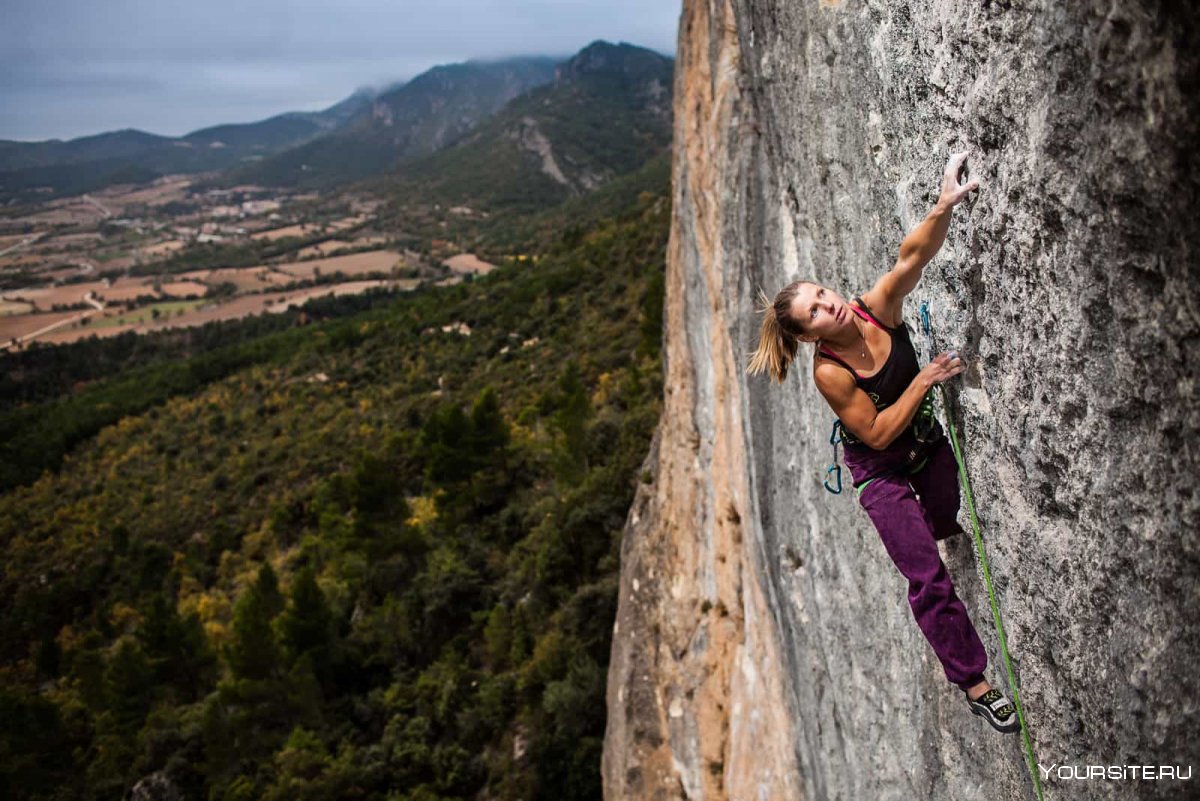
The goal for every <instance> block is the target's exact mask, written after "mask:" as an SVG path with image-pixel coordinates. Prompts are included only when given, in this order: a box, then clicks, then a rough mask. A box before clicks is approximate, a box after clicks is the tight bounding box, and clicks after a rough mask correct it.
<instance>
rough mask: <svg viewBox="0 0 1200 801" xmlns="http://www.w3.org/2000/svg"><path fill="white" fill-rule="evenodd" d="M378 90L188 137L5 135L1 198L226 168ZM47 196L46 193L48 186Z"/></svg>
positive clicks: (365, 106)
mask: <svg viewBox="0 0 1200 801" xmlns="http://www.w3.org/2000/svg"><path fill="white" fill-rule="evenodd" d="M374 98H375V92H373V91H372V90H370V89H360V90H358V91H357V92H355V93H354V94H353V95H351V96H350V97H348V98H346V99H345V100H342V101H340V102H338V103H336V104H334V105H333V106H330V107H329V108H327V109H324V110H322V111H312V112H287V113H284V114H278V115H276V116H274V117H270V118H268V119H265V120H261V121H259V122H251V123H244V124H233V125H218V126H214V127H211V128H203V129H201V130H198V131H193V132H192V133H189V134H187V135H186V136H182V137H169V136H158V135H157V134H151V133H146V132H145V131H139V130H135V129H126V130H122V131H111V132H108V133H102V134H96V135H93V136H83V137H79V138H77V139H72V140H70V141H66V142H63V141H60V140H58V139H52V140H49V141H45V142H14V141H0V199H11V198H14V197H15V198H22V197H27V196H29V195H30V194H32V193H33V192H34V191H35V190H38V189H39V187H52V189H53V192H52V193H51V194H50V195H49V196H58V195H66V194H73V193H76V192H86V191H89V190H92V189H98V188H100V187H103V186H107V185H109V184H111V183H118V182H123V181H131V180H150V179H152V178H154V177H156V176H158V175H163V174H167V173H181V172H184V173H186V172H201V171H205V170H220V169H225V168H227V167H230V166H233V165H236V164H238V163H239V162H242V161H244V160H246V159H251V158H262V157H263V156H266V155H270V154H272V153H276V152H279V151H280V150H285V149H287V148H289V147H293V146H296V145H300V144H302V143H304V142H307V141H309V140H311V139H312V138H314V137H317V136H320V135H321V134H324V133H327V132H329V131H331V130H334V129H336V128H338V127H340V126H342V125H345V124H348V123H350V122H351V121H352V120H354V119H355V118H357V117H359V116H360V115H363V114H366V113H369V110H370V108H371V103H372V101H373V100H374ZM37 196H38V197H39V198H42V199H44V198H46V197H47V194H46V193H45V192H41V193H39V194H38V195H37Z"/></svg>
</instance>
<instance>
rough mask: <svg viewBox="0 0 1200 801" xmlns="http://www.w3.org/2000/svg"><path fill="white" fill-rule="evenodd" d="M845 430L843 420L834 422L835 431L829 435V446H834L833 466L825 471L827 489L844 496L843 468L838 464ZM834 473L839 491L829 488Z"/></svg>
mask: <svg viewBox="0 0 1200 801" xmlns="http://www.w3.org/2000/svg"><path fill="white" fill-rule="evenodd" d="M843 432H844V429H843V428H842V421H841V420H834V421H833V431H832V432H830V434H829V444H830V445H832V446H833V464H831V465H830V466H829V469H828V470H826V471H825V489H827V490H829V491H830V492H832V493H833V494H834V495H841V494H842V466H841V465H839V464H838V455H837V446H838V443H839V442H841V441H843V440H844V439H845V435H844V433H843ZM830 473H833V477H834V478H835V479H837V489H834V488H833V487H831V486H829V474H830Z"/></svg>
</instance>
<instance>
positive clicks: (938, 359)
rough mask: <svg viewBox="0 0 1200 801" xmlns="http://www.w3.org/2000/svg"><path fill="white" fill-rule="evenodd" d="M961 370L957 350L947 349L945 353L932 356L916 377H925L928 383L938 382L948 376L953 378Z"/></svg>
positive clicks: (960, 360)
mask: <svg viewBox="0 0 1200 801" xmlns="http://www.w3.org/2000/svg"><path fill="white" fill-rule="evenodd" d="M962 371H963V362H962V359H961V358H959V356H958V351H956V350H948V351H946V352H945V353H939V354H938V355H937V356H935V357H934V359H933V361H931V362H930V363H929V364H927V365H925V368H924V369H923V370H921V373H920V375H919V376H918V378H925V379H927V380H928V381H929V385H930V386H933V385H934V384H940V383H942V382H943V381H945V380H946V379H948V378H953V377H954V376H956V375H958V374H959V373H961V372H962Z"/></svg>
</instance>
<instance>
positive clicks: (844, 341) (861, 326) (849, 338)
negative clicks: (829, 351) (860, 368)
mask: <svg viewBox="0 0 1200 801" xmlns="http://www.w3.org/2000/svg"><path fill="white" fill-rule="evenodd" d="M850 322H851V323H853V328H851V329H847V330H846V331H841V332H838V334H836V335H834V336H829V337H822V338H821V341H822V342H824V343H825V344H827V345H829V346H830V347H832V348H833V349H834V350H854V349H855V348H858V347H860V343H861V348H862V349H863V350H866V347H867V332H866V330H865V329H866V323H864V322H863V321H862V320H860V319H859V318H858V315H857V314H855V313H854V312H850Z"/></svg>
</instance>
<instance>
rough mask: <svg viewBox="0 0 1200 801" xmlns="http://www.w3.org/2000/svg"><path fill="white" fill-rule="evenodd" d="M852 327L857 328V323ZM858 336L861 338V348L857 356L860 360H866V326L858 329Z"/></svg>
mask: <svg viewBox="0 0 1200 801" xmlns="http://www.w3.org/2000/svg"><path fill="white" fill-rule="evenodd" d="M854 327H855V328H858V323H857V322H856V323H855V324H854ZM858 335H859V336H860V337H862V347H861V348H860V349H859V352H858V355H859V356H860V357H862V358H864V359H865V358H867V332H866V326H863V327H862V328H860V329H859V331H858Z"/></svg>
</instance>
